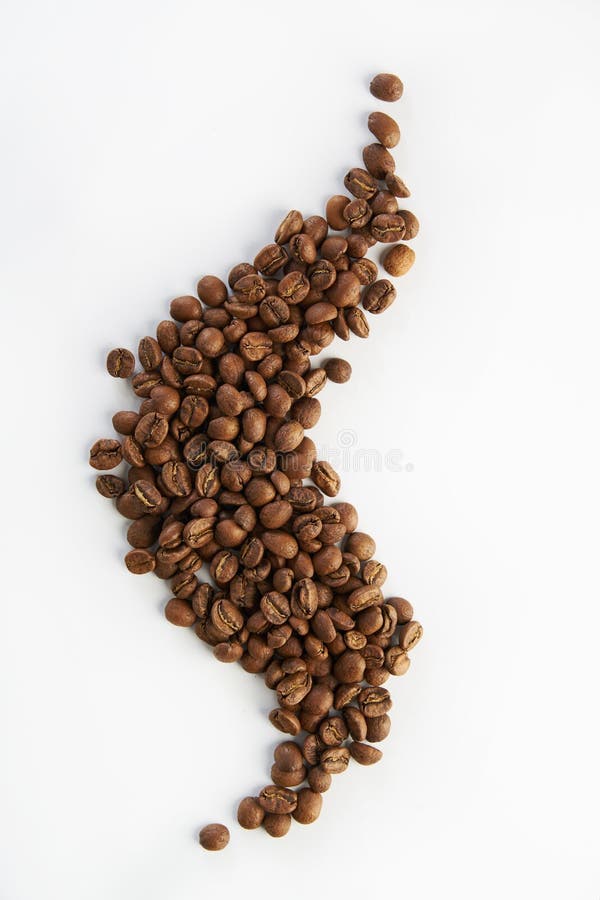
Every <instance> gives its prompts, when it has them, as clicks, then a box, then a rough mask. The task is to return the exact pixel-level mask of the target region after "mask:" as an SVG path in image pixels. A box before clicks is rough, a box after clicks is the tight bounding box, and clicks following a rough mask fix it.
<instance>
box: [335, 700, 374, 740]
mask: <svg viewBox="0 0 600 900" xmlns="http://www.w3.org/2000/svg"><path fill="white" fill-rule="evenodd" d="M343 716H344V721H345V722H346V725H347V726H348V730H349V732H350V736H351V737H352V740H354V741H364V740H365V738H366V736H367V720H366V719H365V717H364V716H363V714H362V713H361V711H360V709H357V708H356V707H355V706H346V707H345V708H344V711H343ZM373 721H375V720H373Z"/></svg>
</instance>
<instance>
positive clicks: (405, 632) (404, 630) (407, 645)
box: [398, 621, 423, 651]
mask: <svg viewBox="0 0 600 900" xmlns="http://www.w3.org/2000/svg"><path fill="white" fill-rule="evenodd" d="M422 636H423V626H422V625H421V624H420V623H419V622H415V621H412V622H407V623H406V624H405V625H401V626H400V627H399V629H398V644H399V645H400V647H402V649H403V650H406V651H408V650H412V649H413V647H416V645H417V644H418V643H419V641H420V640H421V638H422Z"/></svg>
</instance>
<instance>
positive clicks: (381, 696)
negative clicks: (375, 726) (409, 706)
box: [358, 687, 392, 719]
mask: <svg viewBox="0 0 600 900" xmlns="http://www.w3.org/2000/svg"><path fill="white" fill-rule="evenodd" d="M358 703H359V707H360V710H361V712H362V714H363V715H364V716H365V718H367V719H375V718H377V716H382V715H383V714H384V713H387V712H389V711H390V709H391V708H392V701H391V698H390V695H389V691H387V690H386V689H385V688H382V687H368V688H364V689H363V690H362V691H361V692H360V694H359V695H358Z"/></svg>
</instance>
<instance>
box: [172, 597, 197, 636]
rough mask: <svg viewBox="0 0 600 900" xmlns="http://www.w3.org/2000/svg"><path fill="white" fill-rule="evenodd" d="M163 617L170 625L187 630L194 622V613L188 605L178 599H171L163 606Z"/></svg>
mask: <svg viewBox="0 0 600 900" xmlns="http://www.w3.org/2000/svg"><path fill="white" fill-rule="evenodd" d="M165 616H166V618H167V620H168V621H169V622H170V623H171V624H172V625H179V626H181V627H183V628H188V627H189V626H190V625H193V624H194V622H195V621H196V613H195V612H194V610H193V609H192V607H191V606H190V604H189V603H187V602H186V601H185V600H181V599H179V597H172V598H171V600H169V602H168V603H167V605H166V606H165Z"/></svg>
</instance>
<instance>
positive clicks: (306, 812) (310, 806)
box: [292, 788, 323, 825]
mask: <svg viewBox="0 0 600 900" xmlns="http://www.w3.org/2000/svg"><path fill="white" fill-rule="evenodd" d="M322 805H323V798H322V797H321V794H320V793H319V792H317V791H312V790H311V789H310V788H302V789H301V790H300V791H298V802H297V804H296V809H295V810H294V812H293V813H292V816H293V818H294V819H295V820H296V822H299V823H300V824H301V825H310V824H312V822H316V821H317V819H318V818H319V815H320V813H321V807H322Z"/></svg>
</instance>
